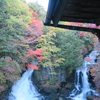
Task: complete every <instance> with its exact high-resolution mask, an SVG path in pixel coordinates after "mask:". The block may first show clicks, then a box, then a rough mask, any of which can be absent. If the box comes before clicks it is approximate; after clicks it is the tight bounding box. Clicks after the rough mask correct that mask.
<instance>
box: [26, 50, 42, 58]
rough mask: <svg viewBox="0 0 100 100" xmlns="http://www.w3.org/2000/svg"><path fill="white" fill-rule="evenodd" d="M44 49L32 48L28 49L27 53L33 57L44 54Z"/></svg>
mask: <svg viewBox="0 0 100 100" xmlns="http://www.w3.org/2000/svg"><path fill="white" fill-rule="evenodd" d="M43 51H44V50H42V49H39V50H37V51H33V50H31V49H28V54H27V55H26V57H31V56H35V57H36V56H38V55H42V54H41V53H42V52H43Z"/></svg>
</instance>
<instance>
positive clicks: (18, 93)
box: [8, 69, 44, 100]
mask: <svg viewBox="0 0 100 100" xmlns="http://www.w3.org/2000/svg"><path fill="white" fill-rule="evenodd" d="M32 73H33V70H32V69H28V70H27V71H26V72H25V73H24V74H23V75H22V77H21V79H20V80H18V81H17V82H16V83H15V84H14V85H13V87H12V91H11V93H10V94H9V97H8V100H44V98H43V96H42V95H40V94H39V93H38V91H37V90H36V87H35V86H34V85H33V83H32V81H31V76H32Z"/></svg>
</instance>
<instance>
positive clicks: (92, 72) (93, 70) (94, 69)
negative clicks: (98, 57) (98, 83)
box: [90, 66, 98, 75]
mask: <svg viewBox="0 0 100 100" xmlns="http://www.w3.org/2000/svg"><path fill="white" fill-rule="evenodd" d="M97 69H98V68H97V66H96V67H93V68H92V69H90V73H91V75H93V74H94V73H95V71H96V70H97Z"/></svg>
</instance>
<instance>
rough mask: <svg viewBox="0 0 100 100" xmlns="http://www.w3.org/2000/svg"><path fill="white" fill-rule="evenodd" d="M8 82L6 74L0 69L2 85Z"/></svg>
mask: <svg viewBox="0 0 100 100" xmlns="http://www.w3.org/2000/svg"><path fill="white" fill-rule="evenodd" d="M5 82H6V79H5V76H4V74H3V72H2V71H0V85H2V84H4V83H5Z"/></svg>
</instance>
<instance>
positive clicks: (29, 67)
mask: <svg viewBox="0 0 100 100" xmlns="http://www.w3.org/2000/svg"><path fill="white" fill-rule="evenodd" d="M27 68H28V69H35V70H39V68H38V67H37V66H36V65H31V64H27Z"/></svg>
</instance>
